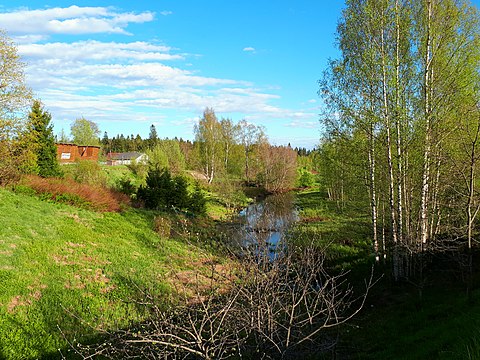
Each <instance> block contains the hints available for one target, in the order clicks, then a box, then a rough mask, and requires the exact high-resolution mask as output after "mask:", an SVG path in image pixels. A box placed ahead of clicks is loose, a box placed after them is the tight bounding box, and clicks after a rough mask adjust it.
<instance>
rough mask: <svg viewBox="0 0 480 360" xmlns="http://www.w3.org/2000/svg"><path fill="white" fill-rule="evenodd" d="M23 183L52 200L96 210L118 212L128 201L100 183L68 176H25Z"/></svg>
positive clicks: (123, 195) (127, 198)
mask: <svg viewBox="0 0 480 360" xmlns="http://www.w3.org/2000/svg"><path fill="white" fill-rule="evenodd" d="M23 184H25V185H27V186H28V187H30V188H32V189H33V190H34V191H35V192H36V193H37V194H43V195H44V197H47V198H50V199H52V200H54V201H58V202H66V203H69V204H71V205H80V206H81V207H89V208H91V209H93V210H96V211H116V212H118V211H120V210H122V207H124V205H126V204H128V202H129V197H128V196H127V195H125V194H122V193H120V192H117V191H114V190H111V189H107V188H106V187H104V186H101V185H89V184H80V183H78V182H76V181H74V180H72V179H69V178H65V179H60V178H41V177H39V176H27V177H25V178H24V180H23Z"/></svg>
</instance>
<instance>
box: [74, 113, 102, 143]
mask: <svg viewBox="0 0 480 360" xmlns="http://www.w3.org/2000/svg"><path fill="white" fill-rule="evenodd" d="M70 131H71V133H72V138H73V139H72V140H73V142H74V143H75V144H77V145H86V146H88V145H94V146H98V145H100V140H99V136H100V129H99V128H98V125H97V124H96V123H94V122H93V121H90V120H87V119H85V118H83V117H82V118H79V119H76V120H75V121H74V122H73V123H72V125H71V126H70Z"/></svg>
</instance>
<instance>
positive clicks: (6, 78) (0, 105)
mask: <svg viewBox="0 0 480 360" xmlns="http://www.w3.org/2000/svg"><path fill="white" fill-rule="evenodd" d="M24 68H25V64H24V63H23V62H22V61H21V60H20V56H19V55H18V53H17V47H16V46H15V44H14V43H13V42H12V40H11V39H10V38H9V37H8V36H7V34H6V33H5V31H3V30H0V140H10V139H12V138H13V137H15V136H16V135H18V134H19V133H20V132H21V130H22V128H23V125H24V122H23V115H24V114H25V113H26V112H27V111H28V110H27V109H28V106H29V105H30V101H31V98H32V91H31V89H30V88H29V87H28V86H27V85H26V83H25V74H24Z"/></svg>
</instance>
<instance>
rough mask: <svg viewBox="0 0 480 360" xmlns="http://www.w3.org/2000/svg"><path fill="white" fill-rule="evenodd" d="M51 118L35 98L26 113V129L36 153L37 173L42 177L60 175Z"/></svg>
mask: <svg viewBox="0 0 480 360" xmlns="http://www.w3.org/2000/svg"><path fill="white" fill-rule="evenodd" d="M51 120H52V115H50V113H49V112H48V111H46V110H45V109H44V108H43V106H42V103H41V102H40V101H39V100H35V101H34V102H33V105H32V109H31V111H30V113H29V114H28V128H29V129H28V130H29V132H30V134H31V137H30V139H31V141H32V142H33V144H32V145H33V148H34V151H35V153H36V155H37V167H38V174H39V175H40V176H42V177H54V176H61V175H62V171H61V169H60V165H59V163H58V159H57V147H56V145H55V137H54V135H53V126H52V124H50V121H51Z"/></svg>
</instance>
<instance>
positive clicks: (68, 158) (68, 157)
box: [56, 143, 100, 164]
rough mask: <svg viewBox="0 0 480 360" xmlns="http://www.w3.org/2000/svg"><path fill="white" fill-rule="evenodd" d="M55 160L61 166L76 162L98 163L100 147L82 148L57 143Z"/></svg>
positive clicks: (81, 146)
mask: <svg viewBox="0 0 480 360" xmlns="http://www.w3.org/2000/svg"><path fill="white" fill-rule="evenodd" d="M56 145H57V159H58V161H59V162H60V163H61V164H65V163H73V162H75V161H78V160H93V161H98V155H99V154H100V146H92V145H89V146H86V145H85V146H84V145H76V144H65V143H58V144H56Z"/></svg>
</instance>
